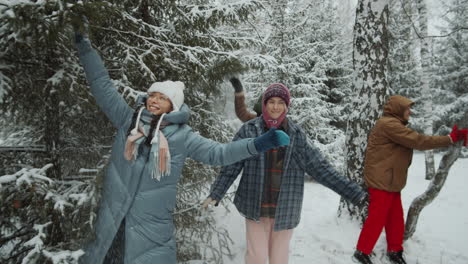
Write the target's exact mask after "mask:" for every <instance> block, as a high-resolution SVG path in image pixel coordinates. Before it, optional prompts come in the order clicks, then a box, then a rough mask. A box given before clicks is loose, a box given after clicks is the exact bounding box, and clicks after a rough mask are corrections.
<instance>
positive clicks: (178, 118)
mask: <svg viewBox="0 0 468 264" xmlns="http://www.w3.org/2000/svg"><path fill="white" fill-rule="evenodd" d="M189 118H190V108H189V107H188V106H187V105H186V104H183V105H182V106H181V107H180V108H179V111H176V112H170V113H167V114H166V115H164V120H165V121H168V122H169V123H172V124H180V125H183V124H187V123H188V120H189Z"/></svg>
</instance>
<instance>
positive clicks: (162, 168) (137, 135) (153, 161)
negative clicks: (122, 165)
mask: <svg viewBox="0 0 468 264" xmlns="http://www.w3.org/2000/svg"><path fill="white" fill-rule="evenodd" d="M142 111H143V108H141V109H140V111H139V113H138V120H137V122H136V124H135V128H134V129H132V131H131V133H130V135H129V136H128V137H127V142H126V145H125V151H124V156H125V159H127V160H129V161H135V160H136V159H137V158H138V148H139V145H140V143H141V142H143V140H142V138H145V137H146V136H145V133H144V132H143V131H144V129H143V128H142V127H140V130H142V132H139V131H138V129H137V128H138V127H139V120H140V116H141V113H142ZM164 115H165V114H162V115H161V118H160V119H159V122H158V124H157V127H156V129H155V132H154V136H153V139H152V140H151V150H150V154H149V155H150V157H149V160H148V162H149V164H147V166H148V167H150V170H151V172H150V174H151V178H152V179H155V180H157V181H161V178H162V177H166V176H169V175H171V153H170V152H169V145H168V142H167V139H166V137H165V136H164V134H163V133H162V132H161V131H160V130H159V129H160V126H161V122H162V120H163V117H164ZM161 153H163V155H162V157H161V156H160V154H161Z"/></svg>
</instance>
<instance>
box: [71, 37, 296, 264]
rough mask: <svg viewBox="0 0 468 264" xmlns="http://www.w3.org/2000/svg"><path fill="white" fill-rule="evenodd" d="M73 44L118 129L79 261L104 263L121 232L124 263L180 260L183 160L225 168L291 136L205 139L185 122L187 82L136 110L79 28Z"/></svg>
mask: <svg viewBox="0 0 468 264" xmlns="http://www.w3.org/2000/svg"><path fill="white" fill-rule="evenodd" d="M75 42H76V43H75V45H76V47H77V49H78V54H79V57H80V61H81V63H82V65H83V68H84V70H85V73H86V78H87V80H88V83H89V85H90V87H91V92H92V94H93V95H94V97H95V99H96V102H97V104H98V105H99V107H100V108H101V110H102V111H103V112H104V113H105V114H106V115H107V117H108V118H109V119H110V120H111V122H112V123H113V125H114V126H115V127H116V128H117V129H118V132H117V135H116V137H115V140H114V143H113V146H112V155H111V158H110V161H109V164H108V168H107V171H106V175H105V177H104V182H103V193H102V199H101V203H100V207H99V211H98V216H97V220H96V237H95V240H94V241H92V242H91V243H90V244H89V245H87V246H86V248H85V254H84V256H82V257H81V259H80V261H81V262H82V263H103V262H104V259H105V258H106V254H107V252H108V250H109V248H110V247H111V245H112V244H113V241H114V239H115V237H116V235H117V233H119V236H120V235H122V236H123V237H124V238H123V242H122V243H123V245H122V246H121V248H122V251H123V252H122V255H123V256H122V258H123V262H124V263H152V264H153V263H164V264H171V263H176V243H175V237H174V225H173V218H172V213H173V210H174V207H175V203H176V184H177V182H178V180H179V177H180V175H181V172H182V167H183V164H184V161H185V159H186V158H187V157H190V158H192V159H194V160H198V161H201V162H203V163H207V164H212V165H228V164H232V163H235V162H237V161H240V160H242V159H245V158H249V157H252V156H253V155H256V154H258V153H259V152H263V151H266V150H268V149H271V148H274V147H277V146H282V145H287V144H289V137H288V136H287V135H286V134H285V133H283V132H281V131H279V130H271V131H270V133H267V134H266V135H265V136H261V137H257V138H255V139H253V138H249V139H244V140H239V141H236V142H232V143H229V144H221V143H218V142H214V141H212V140H209V139H206V138H204V137H202V136H200V135H199V134H198V133H196V132H194V131H193V130H192V129H191V128H190V127H189V126H188V125H187V121H188V118H189V112H190V110H189V108H188V106H187V105H185V104H184V93H183V89H184V84H183V83H182V82H172V81H166V82H156V83H154V84H153V85H151V87H150V88H149V90H148V94H147V95H146V96H145V98H144V100H143V103H142V104H141V106H140V107H139V108H137V109H136V111H135V110H133V109H132V108H130V107H129V106H128V104H127V103H126V101H125V100H124V99H123V97H122V96H121V95H120V94H119V93H118V92H117V90H116V89H115V87H114V86H113V83H112V81H111V79H110V77H109V74H108V72H107V70H106V69H105V67H104V65H103V62H102V60H101V58H100V57H99V55H98V54H97V52H96V51H95V50H94V49H93V48H92V46H91V43H90V42H89V40H88V39H87V38H84V37H83V36H82V35H80V34H78V33H77V35H76V38H75ZM119 229H120V231H119ZM118 231H119V232H118ZM114 245H115V243H114Z"/></svg>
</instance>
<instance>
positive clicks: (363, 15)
mask: <svg viewBox="0 0 468 264" xmlns="http://www.w3.org/2000/svg"><path fill="white" fill-rule="evenodd" d="M388 5H389V0H377V1H371V0H359V1H358V4H357V10H356V20H355V25H354V36H353V37H354V41H353V66H354V82H353V90H354V95H353V104H352V106H351V107H352V108H351V109H352V113H351V114H350V116H349V120H348V126H347V131H346V152H345V153H346V154H345V155H346V156H345V157H346V166H347V167H346V175H347V177H349V178H350V179H352V180H354V181H357V182H362V181H363V169H364V158H365V150H366V146H367V136H368V133H369V132H370V130H371V129H372V127H373V125H374V123H375V121H376V120H377V119H378V118H379V117H380V115H381V113H382V106H383V104H384V103H385V95H386V92H387V86H388V84H387V79H386V74H387V66H388V62H387V58H388V41H389V40H388V38H389V31H388V12H389V8H388ZM339 212H340V214H342V213H343V212H347V213H349V215H350V216H351V217H352V218H357V219H360V220H364V218H365V215H366V208H365V207H364V206H362V208H358V207H356V206H354V205H352V204H351V203H349V202H347V201H345V200H342V201H341V202H340V207H339Z"/></svg>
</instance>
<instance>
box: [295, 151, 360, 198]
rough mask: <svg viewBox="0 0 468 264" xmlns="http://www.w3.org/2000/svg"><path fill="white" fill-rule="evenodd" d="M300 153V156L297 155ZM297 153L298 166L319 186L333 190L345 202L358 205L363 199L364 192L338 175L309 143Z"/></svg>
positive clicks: (355, 184) (350, 181)
mask: <svg viewBox="0 0 468 264" xmlns="http://www.w3.org/2000/svg"><path fill="white" fill-rule="evenodd" d="M299 153H302V155H300V156H299V155H297V154H299ZM299 153H297V154H296V155H297V156H296V157H297V158H298V159H301V156H302V157H303V158H302V160H301V162H300V164H301V166H304V168H303V169H304V170H305V171H306V172H307V173H308V174H309V175H311V176H312V177H313V178H314V179H315V180H317V181H318V182H319V183H320V184H322V185H324V186H326V187H328V188H329V189H331V190H333V191H334V192H336V193H337V194H339V195H340V196H342V197H343V198H345V199H346V200H348V201H350V202H352V203H354V204H359V203H361V202H362V201H363V200H364V199H365V197H366V192H365V191H364V190H363V188H362V187H361V186H359V185H358V184H357V183H356V182H354V181H352V180H350V179H348V178H346V177H344V176H342V175H340V174H339V173H338V172H337V171H336V170H335V169H334V168H333V166H332V165H331V164H330V163H329V162H328V161H327V160H326V159H325V158H324V157H323V155H322V154H321V153H320V151H319V150H318V149H317V148H315V147H314V146H312V145H311V144H310V143H309V142H307V144H305V146H304V147H303V148H302V149H301V151H299Z"/></svg>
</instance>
